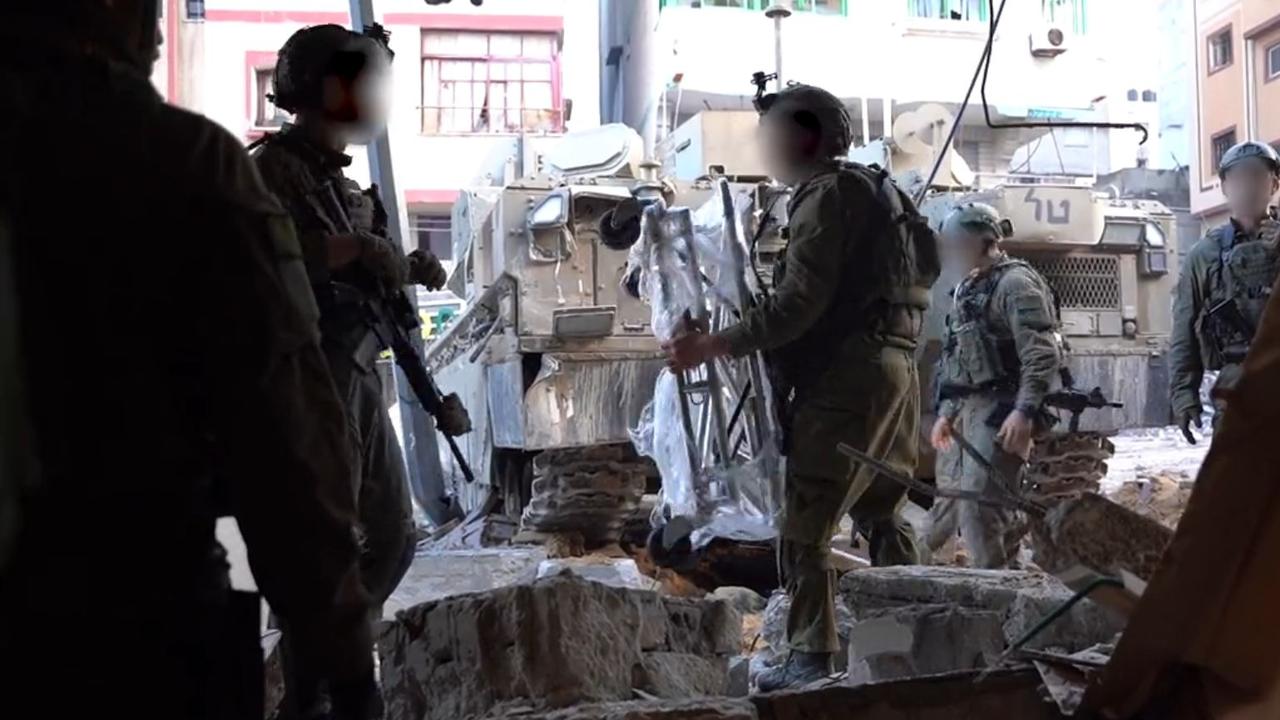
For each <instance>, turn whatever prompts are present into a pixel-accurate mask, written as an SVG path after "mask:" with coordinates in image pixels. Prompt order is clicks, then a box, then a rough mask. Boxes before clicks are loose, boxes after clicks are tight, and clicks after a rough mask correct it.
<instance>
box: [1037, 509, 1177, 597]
mask: <svg viewBox="0 0 1280 720" xmlns="http://www.w3.org/2000/svg"><path fill="white" fill-rule="evenodd" d="M1031 532H1032V538H1033V542H1032V547H1033V548H1035V562H1036V564H1037V565H1039V566H1040V567H1041V568H1042V569H1044V570H1045V572H1049V573H1053V574H1054V575H1056V576H1058V577H1063V578H1071V577H1082V576H1103V575H1105V576H1109V577H1124V575H1126V574H1128V575H1132V576H1134V577H1136V578H1139V579H1141V580H1144V581H1145V580H1148V579H1150V578H1151V576H1152V575H1153V574H1154V573H1155V569H1156V566H1157V565H1159V563H1160V558H1161V556H1163V555H1164V549H1165V547H1166V546H1168V544H1169V541H1171V540H1172V539H1173V530H1171V529H1169V528H1168V527H1166V526H1164V525H1161V524H1160V523H1159V522H1157V521H1155V520H1152V519H1151V518H1149V517H1145V516H1143V515H1140V514H1138V513H1137V512H1134V511H1133V510H1130V509H1128V508H1126V507H1124V506H1122V505H1118V504H1116V503H1114V502H1112V501H1110V500H1108V499H1106V498H1104V497H1102V496H1101V495H1094V494H1088V493H1086V494H1083V495H1079V496H1076V497H1074V498H1070V499H1068V500H1064V501H1062V502H1060V503H1058V504H1057V505H1055V506H1053V507H1052V508H1050V510H1049V512H1048V513H1047V514H1046V515H1045V517H1044V518H1043V520H1040V521H1036V522H1033V523H1032V525H1031Z"/></svg>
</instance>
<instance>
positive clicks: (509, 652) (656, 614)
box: [378, 573, 741, 720]
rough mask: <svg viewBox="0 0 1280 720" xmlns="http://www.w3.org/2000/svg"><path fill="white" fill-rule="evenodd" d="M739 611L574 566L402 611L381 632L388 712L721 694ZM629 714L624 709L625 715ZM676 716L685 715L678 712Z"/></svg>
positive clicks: (445, 719)
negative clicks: (595, 576) (593, 577)
mask: <svg viewBox="0 0 1280 720" xmlns="http://www.w3.org/2000/svg"><path fill="white" fill-rule="evenodd" d="M740 632H741V630H740V619H739V616H738V613H737V611H736V610H734V609H733V608H732V607H731V606H730V605H729V604H728V603H726V602H724V601H719V600H689V599H683V598H669V597H663V596H660V595H658V594H656V593H653V592H646V591H640V590H631V589H624V588H615V587H609V586H607V585H603V584H601V583H596V582H590V581H587V580H583V579H582V578H579V577H576V576H574V575H573V574H572V573H565V574H561V575H557V576H555V577H549V578H543V579H540V580H536V581H534V582H532V583H530V584H523V585H517V586H511V587H504V588H499V589H496V590H490V591H488V592H483V593H474V594H469V595H458V596H454V597H449V598H445V599H441V600H434V601H430V602H426V603H422V604H419V605H416V606H414V607H411V608H408V609H406V610H403V611H401V612H400V613H399V614H398V615H397V617H396V619H395V621H394V622H392V623H390V624H389V625H388V627H387V628H386V629H385V630H384V632H383V634H382V635H381V637H380V638H379V643H378V645H379V653H380V657H381V669H382V682H383V693H384V697H385V699H386V702H387V718H388V719H389V720H459V719H461V718H467V717H478V716H482V715H485V714H486V713H491V712H494V711H495V710H496V709H500V708H501V707H502V706H514V707H532V708H547V709H553V708H561V707H568V706H572V705H578V704H583V703H592V702H597V703H599V702H611V701H626V700H632V699H634V698H635V697H636V693H637V691H639V692H640V693H644V694H647V695H650V696H654V697H657V698H662V699H683V698H689V697H696V696H701V695H723V694H725V692H726V691H727V689H728V683H729V668H728V661H729V657H730V656H732V655H734V654H736V653H737V652H738V649H739V648H738V646H739V643H740V637H739V636H740ZM624 717H625V716H624ZM672 717H678V716H672Z"/></svg>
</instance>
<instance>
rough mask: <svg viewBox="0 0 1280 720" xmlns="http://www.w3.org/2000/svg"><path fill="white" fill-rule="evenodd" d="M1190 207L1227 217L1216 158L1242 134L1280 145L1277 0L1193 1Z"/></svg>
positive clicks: (1207, 221)
mask: <svg viewBox="0 0 1280 720" xmlns="http://www.w3.org/2000/svg"><path fill="white" fill-rule="evenodd" d="M1193 12H1194V23H1195V35H1194V41H1195V48H1194V55H1193V57H1194V58H1195V63H1194V65H1193V66H1192V67H1191V77H1192V83H1191V87H1193V88H1194V90H1195V115H1194V120H1195V141H1196V152H1195V153H1194V154H1193V156H1192V168H1191V171H1192V178H1191V210H1192V212H1193V213H1194V214H1195V215H1196V216H1197V217H1199V218H1200V220H1201V221H1202V223H1203V224H1204V225H1205V226H1206V227H1209V226H1212V225H1216V224H1220V223H1222V222H1225V220H1226V204H1225V202H1226V201H1225V199H1224V198H1223V196H1222V185H1221V183H1220V182H1219V180H1218V161H1219V160H1220V159H1221V157H1222V153H1224V152H1226V150H1227V148H1230V147H1231V146H1232V145H1234V144H1236V143H1237V142H1242V141H1244V140H1259V141H1261V142H1266V143H1270V144H1271V145H1273V146H1276V147H1280V0H1193Z"/></svg>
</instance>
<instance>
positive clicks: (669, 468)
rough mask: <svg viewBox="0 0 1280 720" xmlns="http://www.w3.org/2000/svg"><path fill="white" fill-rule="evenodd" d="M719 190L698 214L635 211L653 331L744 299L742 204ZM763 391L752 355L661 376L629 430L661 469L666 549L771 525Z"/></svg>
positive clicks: (778, 478)
mask: <svg viewBox="0 0 1280 720" xmlns="http://www.w3.org/2000/svg"><path fill="white" fill-rule="evenodd" d="M720 191H721V192H720V195H719V196H718V197H717V198H715V199H713V200H712V201H710V202H708V203H707V204H706V205H704V206H703V207H702V208H700V209H699V210H698V211H697V212H696V213H694V212H691V211H689V210H688V209H687V208H666V207H664V206H662V205H661V204H655V205H652V206H650V207H648V208H646V210H645V213H644V216H643V220H642V231H641V242H638V243H636V245H635V246H633V248H632V254H631V263H632V265H633V267H635V268H639V269H640V282H639V287H640V290H641V293H642V297H643V298H644V299H645V300H646V301H647V302H648V303H649V304H650V306H651V308H652V315H653V317H652V327H653V329H654V334H655V335H656V336H657V337H658V338H659V339H660V340H664V341H665V340H668V339H670V338H671V337H673V336H674V335H675V334H676V333H677V332H678V331H679V329H680V328H681V327H682V324H683V323H684V322H686V321H687V319H692V320H696V321H699V322H702V323H705V324H706V325H707V326H708V327H709V328H710V329H711V330H712V331H714V330H717V329H720V328H723V327H727V326H728V325H731V324H733V323H734V322H736V321H737V318H739V317H740V316H741V314H742V311H743V309H744V304H745V303H747V302H750V300H751V297H752V292H751V289H750V287H749V285H748V282H749V280H748V278H747V273H746V260H745V258H746V246H745V244H744V243H743V240H742V238H741V236H740V234H739V232H738V227H739V223H738V218H739V217H740V216H741V214H742V213H744V212H745V211H746V210H747V206H748V204H747V203H742V202H740V200H741V198H737V199H735V198H734V197H733V196H732V194H731V193H730V192H729V186H728V185H727V183H723V182H722V184H721V187H720ZM726 218H729V220H730V222H728V223H726ZM726 228H727V229H728V232H726ZM771 397H772V396H771V394H770V389H769V387H768V382H767V380H766V379H765V376H764V372H763V363H762V359H761V358H760V357H759V355H758V354H756V355H752V356H748V357H746V358H740V359H727V358H726V359H719V360H717V361H715V362H712V363H708V364H707V365H705V366H703V367H702V368H698V369H696V370H693V371H687V372H684V373H680V374H673V373H671V372H669V371H665V370H664V371H663V372H662V373H661V374H660V376H659V378H658V380H657V383H656V386H655V388H654V397H653V401H652V402H651V403H650V405H649V406H648V407H646V408H645V411H644V413H643V415H642V418H641V421H640V424H639V425H638V426H637V427H636V428H635V429H634V431H633V435H632V437H633V441H634V442H635V445H636V448H637V450H638V451H639V452H640V453H642V454H644V455H647V456H649V457H651V458H653V460H654V462H655V463H656V464H657V466H658V469H659V471H660V472H661V474H662V494H661V501H660V502H659V504H658V506H657V508H655V512H654V518H653V522H654V525H655V527H658V528H666V527H668V526H670V527H671V528H679V529H678V530H676V531H674V532H667V533H665V535H667V536H668V537H666V545H667V547H668V548H670V547H671V545H672V544H673V543H674V542H676V541H678V540H679V539H680V538H682V537H683V536H685V535H686V534H691V541H692V544H693V546H694V547H697V546H700V545H702V544H704V543H705V542H706V541H708V540H709V539H711V538H712V537H725V538H730V539H737V540H763V539H768V538H771V537H773V536H774V535H775V534H776V528H777V526H778V520H779V513H780V512H781V507H782V468H781V459H780V457H779V454H778V450H777V442H776V435H777V432H776V422H775V421H774V416H773V410H772V407H771Z"/></svg>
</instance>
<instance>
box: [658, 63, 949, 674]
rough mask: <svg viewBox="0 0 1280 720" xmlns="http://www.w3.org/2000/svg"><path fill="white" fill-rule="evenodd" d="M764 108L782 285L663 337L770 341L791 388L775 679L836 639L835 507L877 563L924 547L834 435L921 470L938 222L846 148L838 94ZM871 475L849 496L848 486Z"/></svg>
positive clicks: (703, 354) (799, 93) (892, 493)
mask: <svg viewBox="0 0 1280 720" xmlns="http://www.w3.org/2000/svg"><path fill="white" fill-rule="evenodd" d="M760 108H761V110H762V112H763V115H762V117H761V125H760V129H761V134H762V149H763V151H764V154H765V157H766V158H767V159H768V160H769V163H770V166H771V171H772V173H773V175H774V176H775V177H776V178H778V179H779V180H780V181H782V182H785V183H787V184H789V185H791V186H792V187H793V188H794V192H793V194H792V199H791V205H790V207H789V208H788V213H787V214H788V217H789V218H790V233H791V240H790V243H789V245H788V247H787V249H786V253H785V257H784V259H783V263H784V265H783V266H782V267H780V268H779V270H778V272H776V273H775V278H776V279H777V291H776V293H775V294H774V295H773V296H772V297H770V298H768V299H767V300H766V301H765V302H764V303H762V304H761V305H759V306H757V307H755V308H753V309H752V310H749V311H748V312H747V313H746V314H745V315H744V316H743V318H742V321H741V322H740V323H739V324H737V325H734V326H732V327H730V328H727V329H726V330H724V331H722V332H720V333H717V334H706V333H703V332H700V331H698V330H697V329H696V328H694V329H690V331H689V332H687V333H686V334H684V335H682V336H679V337H677V338H675V339H673V340H672V341H670V342H669V343H667V345H666V346H665V349H666V351H667V353H668V357H669V363H670V365H671V366H672V367H673V369H677V370H679V369H684V368H689V367H694V366H697V365H698V364H700V363H702V362H704V361H706V360H709V359H712V358H715V357H719V356H725V355H733V356H741V355H745V354H747V353H750V352H754V351H757V350H767V351H770V359H769V362H770V366H771V373H772V375H773V380H774V387H775V390H780V391H781V393H780V394H781V395H783V396H784V397H785V396H787V395H788V394H790V395H791V398H790V404H789V408H788V409H787V410H786V413H785V417H784V418H783V425H784V427H785V432H786V434H787V437H786V439H785V443H784V445H785V446H784V451H785V453H786V455H787V477H786V497H785V520H784V522H783V527H782V532H781V545H782V548H781V552H782V567H783V574H784V580H785V582H786V584H787V587H788V589H789V592H790V593H791V596H792V603H791V610H790V614H789V616H788V618H787V637H788V642H789V643H790V646H791V650H792V655H791V657H790V659H789V661H788V662H787V663H786V664H785V665H783V666H782V667H780V668H778V669H777V670H775V671H772V672H770V673H766V674H764V675H763V676H762V677H761V678H760V681H759V686H760V688H761V689H762V690H766V691H767V690H777V689H780V688H783V687H787V686H791V685H798V684H803V683H806V682H809V681H811V680H816V679H818V678H820V677H822V676H824V675H825V674H827V672H829V668H830V660H831V654H832V653H833V652H835V651H836V650H837V649H839V642H838V639H837V636H836V627H835V597H834V595H835V573H834V572H833V571H832V569H831V566H830V563H829V555H830V544H831V536H832V534H833V533H834V532H835V530H836V529H837V527H838V525H839V521H840V518H842V517H843V516H844V515H845V514H846V513H850V514H851V515H852V516H853V518H854V520H855V521H856V522H857V523H858V525H859V526H860V527H861V528H862V529H863V530H864V531H866V532H867V534H868V535H869V536H870V540H871V543H870V544H871V555H872V562H873V563H874V564H876V565H894V564H914V563H917V562H919V553H918V550H917V548H916V545H915V538H914V533H913V532H912V530H911V528H910V526H909V525H908V524H907V523H906V521H905V520H903V519H902V518H901V517H900V516H899V515H898V508H899V507H900V505H901V503H902V502H903V501H904V500H905V492H904V490H903V488H902V487H901V486H900V485H898V484H897V483H895V482H894V481H893V480H890V479H888V478H877V479H872V478H870V476H869V475H864V473H866V472H868V471H865V470H860V471H858V472H855V473H851V472H850V469H849V464H848V461H847V460H846V459H845V458H844V457H843V456H841V455H840V454H839V453H838V452H837V450H836V446H837V444H839V443H841V442H847V443H849V444H851V445H853V446H855V447H858V448H860V449H863V450H865V451H866V452H869V453H871V454H872V455H874V456H876V457H878V458H881V459H883V460H884V461H886V462H888V463H890V464H892V465H894V466H895V467H897V468H899V469H900V470H901V471H902V472H905V473H908V474H910V473H912V472H914V470H915V464H916V458H917V445H916V444H917V433H918V430H919V417H920V386H919V378H918V376H917V371H916V364H915V360H914V357H913V354H914V350H915V347H916V338H917V337H918V336H919V333H920V329H921V325H922V321H923V314H924V310H925V309H926V308H927V307H928V296H929V286H930V285H932V284H933V281H934V279H936V277H937V274H938V267H937V247H936V242H935V239H934V236H933V233H932V232H931V231H930V230H929V229H928V227H927V226H925V225H924V224H923V222H920V223H917V222H915V220H918V215H916V214H915V212H914V207H912V206H911V203H910V200H909V199H908V198H906V196H905V195H902V194H901V192H900V191H899V190H898V189H897V188H896V187H895V186H893V185H892V183H890V182H889V181H888V180H887V176H883V175H880V174H878V173H876V172H875V171H874V170H873V169H871V168H867V167H864V166H861V165H856V164H849V163H844V162H843V161H841V160H839V158H840V157H842V156H843V155H844V154H845V152H846V151H847V150H848V147H849V143H850V127H849V118H848V115H847V114H846V113H845V110H844V108H843V106H842V105H841V103H840V101H839V100H838V99H837V98H835V97H834V96H832V95H831V94H830V93H827V92H826V91H824V90H820V89H818V88H814V87H809V86H803V85H799V86H792V87H789V88H787V89H786V90H784V91H782V92H780V93H778V94H777V95H770V96H765V97H764V98H762V99H761V101H760ZM894 220H897V222H896V223H895V222H893V221H894ZM788 390H790V393H788ZM866 482H869V483H870V484H869V486H866V487H865V492H863V493H862V494H861V496H860V497H856V498H855V497H854V496H853V495H854V494H853V493H852V492H851V489H852V488H854V487H859V486H862V485H864V484H865V483H866Z"/></svg>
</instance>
